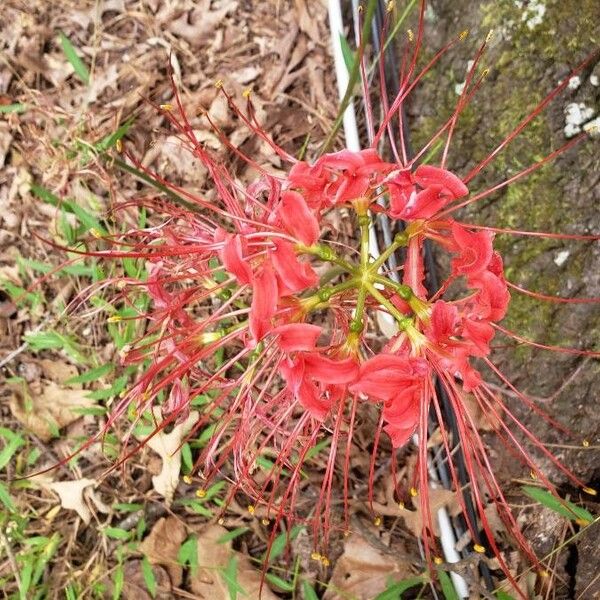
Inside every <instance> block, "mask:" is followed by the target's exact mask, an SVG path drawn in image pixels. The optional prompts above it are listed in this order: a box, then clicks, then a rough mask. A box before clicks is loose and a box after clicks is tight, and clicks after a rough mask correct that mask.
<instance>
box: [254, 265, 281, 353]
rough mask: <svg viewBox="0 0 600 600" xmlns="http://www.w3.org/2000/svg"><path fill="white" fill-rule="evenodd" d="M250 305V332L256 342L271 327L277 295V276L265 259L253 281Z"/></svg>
mask: <svg viewBox="0 0 600 600" xmlns="http://www.w3.org/2000/svg"><path fill="white" fill-rule="evenodd" d="M252 288H253V295H252V305H251V306H250V333H251V334H252V337H253V338H254V340H255V341H256V342H259V341H260V340H262V338H263V337H264V336H265V334H266V333H268V332H269V331H270V330H271V328H272V325H271V319H272V318H273V316H274V315H275V312H276V310H277V300H278V297H279V294H278V288H277V278H276V276H275V271H274V270H273V267H272V266H271V263H270V262H269V261H265V262H264V263H263V265H262V269H261V270H260V272H259V273H258V274H257V275H255V277H254V283H253V286H252Z"/></svg>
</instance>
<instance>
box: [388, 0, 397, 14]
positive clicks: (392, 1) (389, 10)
mask: <svg viewBox="0 0 600 600" xmlns="http://www.w3.org/2000/svg"><path fill="white" fill-rule="evenodd" d="M395 4H396V3H395V2H394V0H390V1H389V2H388V3H387V7H386V10H387V11H388V12H389V13H391V12H392V11H393V10H394V5H395Z"/></svg>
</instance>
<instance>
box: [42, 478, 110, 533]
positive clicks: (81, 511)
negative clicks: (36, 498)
mask: <svg viewBox="0 0 600 600" xmlns="http://www.w3.org/2000/svg"><path fill="white" fill-rule="evenodd" d="M34 481H35V482H36V483H38V484H39V485H41V486H42V487H44V488H46V489H48V490H52V491H53V492H54V493H56V494H57V495H58V497H59V499H60V505H61V506H62V507H63V508H66V509H67V510H74V511H75V512H76V513H77V514H78V515H79V516H80V517H81V520H82V521H83V522H84V523H85V524H86V525H88V524H89V522H90V520H91V518H92V511H91V510H90V509H89V507H88V505H87V502H86V499H85V497H84V491H85V490H86V489H87V488H89V487H90V486H96V485H98V482H97V481H96V480H95V479H85V478H84V479H76V480H74V481H46V480H45V479H44V478H43V477H39V478H34ZM89 491H90V490H88V491H87V492H86V494H85V495H86V496H87V497H88V498H89V499H90V500H92V502H93V503H94V504H95V505H96V508H97V509H98V510H100V511H101V512H104V513H108V512H110V508H109V507H107V506H106V505H105V504H104V503H103V502H102V501H100V500H99V498H97V497H96V496H95V494H94V491H93V490H91V494H89V493H88V492H89Z"/></svg>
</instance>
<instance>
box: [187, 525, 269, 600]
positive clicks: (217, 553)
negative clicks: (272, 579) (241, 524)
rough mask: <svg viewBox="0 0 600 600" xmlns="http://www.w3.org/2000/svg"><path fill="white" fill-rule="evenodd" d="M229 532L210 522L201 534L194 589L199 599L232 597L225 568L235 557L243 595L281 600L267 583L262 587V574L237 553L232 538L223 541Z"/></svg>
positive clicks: (259, 599) (255, 599)
mask: <svg viewBox="0 0 600 600" xmlns="http://www.w3.org/2000/svg"><path fill="white" fill-rule="evenodd" d="M226 533H227V529H225V528H224V527H221V526H220V525H209V526H208V527H205V528H204V529H202V530H201V531H200V532H199V533H198V566H199V568H198V570H197V572H196V573H195V575H193V576H192V578H191V581H190V585H191V590H192V592H193V593H194V594H196V596H197V597H198V598H206V600H230V598H231V596H230V594H229V587H228V585H227V580H226V579H225V578H224V577H223V575H222V572H223V569H225V568H226V567H227V565H228V564H229V561H230V560H231V559H232V558H235V559H236V562H237V570H236V580H237V583H238V585H239V586H240V587H241V588H242V589H243V590H244V592H245V594H242V593H241V592H240V596H242V597H244V598H246V599H247V600H277V596H276V595H275V594H274V593H273V592H272V591H271V590H270V589H269V588H268V587H267V585H266V584H265V585H264V586H263V588H262V593H261V590H260V581H261V573H260V571H258V570H257V569H255V568H254V567H253V566H252V564H251V562H250V559H249V558H248V556H247V555H245V554H242V553H241V552H236V551H235V550H233V549H232V547H231V541H228V542H225V543H219V539H220V538H221V537H222V536H223V535H224V534H226Z"/></svg>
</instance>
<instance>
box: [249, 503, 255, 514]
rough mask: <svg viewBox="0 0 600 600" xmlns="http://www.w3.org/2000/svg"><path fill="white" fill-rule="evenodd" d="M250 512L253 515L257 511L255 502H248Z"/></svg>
mask: <svg viewBox="0 0 600 600" xmlns="http://www.w3.org/2000/svg"><path fill="white" fill-rule="evenodd" d="M248 512H249V513H250V514H251V515H253V514H254V513H255V512H256V507H255V506H254V504H248Z"/></svg>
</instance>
